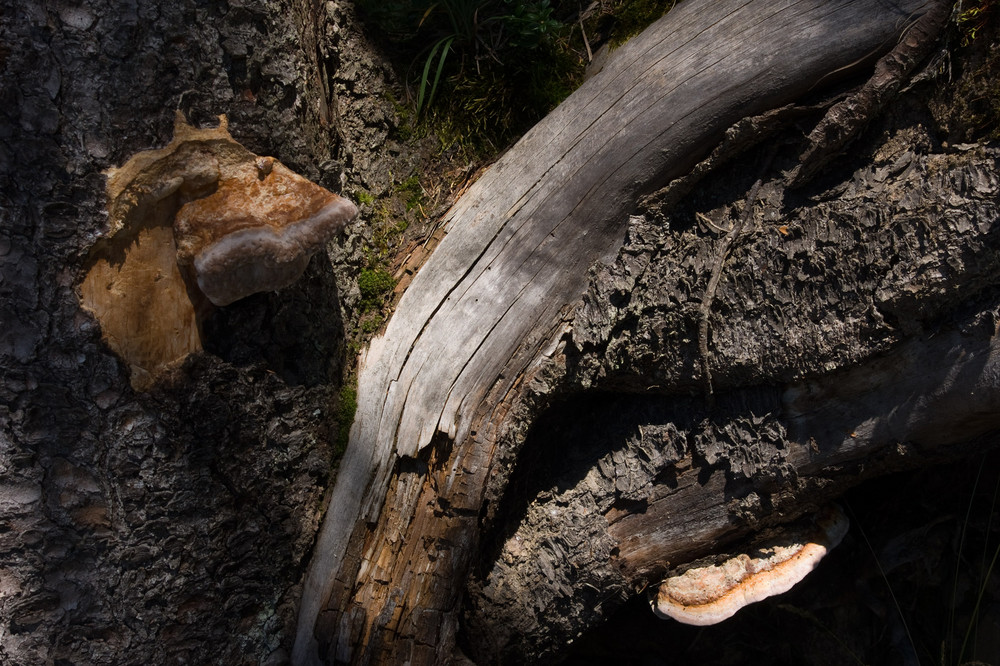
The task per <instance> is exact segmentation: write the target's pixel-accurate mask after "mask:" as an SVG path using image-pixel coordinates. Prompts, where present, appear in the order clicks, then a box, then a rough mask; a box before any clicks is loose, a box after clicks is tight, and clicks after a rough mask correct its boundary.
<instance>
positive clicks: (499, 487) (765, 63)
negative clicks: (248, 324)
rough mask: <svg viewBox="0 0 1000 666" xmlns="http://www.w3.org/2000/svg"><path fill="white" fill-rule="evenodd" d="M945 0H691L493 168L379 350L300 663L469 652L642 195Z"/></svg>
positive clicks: (304, 608)
mask: <svg viewBox="0 0 1000 666" xmlns="http://www.w3.org/2000/svg"><path fill="white" fill-rule="evenodd" d="M932 8H934V9H936V10H937V12H938V14H940V15H943V13H944V10H943V9H942V5H940V4H932V3H924V2H916V1H914V2H898V3H891V4H871V3H860V2H847V1H843V2H822V3H821V2H805V3H803V2H798V3H791V2H780V1H775V0H767V1H765V0H757V1H752V2H729V3H724V4H719V3H713V4H711V5H706V4H705V3H698V2H695V1H694V0H690V1H689V2H686V3H682V4H681V5H680V6H679V7H678V8H676V9H675V10H673V11H672V12H671V13H670V14H669V15H668V16H667V17H666V18H665V19H663V20H661V21H660V22H658V23H657V24H655V25H654V26H653V27H651V28H650V29H649V30H647V31H646V32H645V33H643V35H641V36H640V37H638V38H636V39H635V40H633V41H632V42H630V43H629V44H628V45H627V46H626V47H623V49H622V50H621V51H620V52H619V53H618V54H616V57H615V58H614V59H613V60H612V62H611V63H610V64H609V65H608V67H606V68H605V70H604V71H602V72H601V73H600V74H599V75H598V76H597V77H595V78H594V79H592V80H591V81H589V82H588V83H587V84H586V85H585V86H584V87H582V88H581V89H580V90H579V91H578V92H577V93H575V94H574V95H573V96H571V97H570V98H569V99H568V100H567V101H566V102H565V103H564V104H563V105H561V106H560V107H559V108H558V109H557V110H556V111H555V112H553V113H552V114H551V115H550V116H549V117H548V118H546V119H545V120H544V121H543V122H542V123H540V124H539V125H538V126H537V127H536V128H534V129H533V130H532V131H531V132H529V134H528V135H527V136H525V137H524V139H522V141H521V142H519V143H518V145H517V146H515V147H514V148H513V149H511V151H509V152H508V153H507V154H506V155H505V156H504V157H503V158H502V159H501V160H500V161H499V162H498V163H497V164H495V165H494V166H493V167H492V168H491V169H490V170H489V171H488V172H487V173H486V174H485V175H484V176H483V177H482V178H481V179H480V181H479V182H477V183H476V185H475V186H474V187H473V188H472V189H471V190H470V191H469V193H468V194H466V195H465V196H464V197H463V198H462V199H461V200H460V201H459V202H458V203H457V204H456V205H455V207H454V208H453V209H452V210H451V211H450V212H449V213H448V216H447V220H446V223H447V230H448V235H447V236H446V238H445V240H444V241H443V242H442V243H441V245H440V246H439V247H438V248H437V250H436V251H435V254H434V255H433V257H432V259H431V260H430V261H429V262H428V263H427V265H425V266H424V267H423V269H422V270H421V272H420V273H419V274H418V276H417V277H416V279H415V280H414V281H413V283H412V284H411V286H410V287H409V289H408V291H407V292H406V293H405V295H404V297H403V299H402V300H401V301H400V303H399V305H398V307H397V310H396V312H395V314H394V316H393V318H392V319H391V321H390V323H389V325H388V327H387V329H386V331H385V333H384V335H382V336H381V337H379V338H377V339H376V340H374V341H373V343H372V345H371V347H370V348H369V349H368V350H367V352H366V353H365V355H364V357H363V359H362V363H361V375H360V381H359V410H358V414H357V417H356V421H355V424H354V427H353V429H352V432H351V439H350V444H349V447H348V450H347V453H346V455H345V458H344V460H343V462H342V464H341V467H340V470H339V473H338V478H337V482H336V486H335V489H334V492H333V495H332V498H331V500H330V507H331V508H330V509H329V510H328V512H327V518H326V522H325V524H324V527H323V529H322V531H321V535H320V537H319V540H318V543H317V546H316V549H315V552H314V555H313V559H312V562H311V565H310V570H309V573H308V576H307V580H306V585H305V592H304V596H303V601H302V604H301V607H300V617H299V625H298V631H297V639H296V648H295V654H294V660H295V661H297V662H298V663H314V662H316V661H317V660H319V659H322V660H326V661H329V662H338V663H339V662H353V663H373V662H378V663H395V662H399V661H402V660H406V659H409V660H411V661H412V662H413V663H436V662H442V661H446V660H448V659H450V658H451V657H452V652H453V650H454V647H455V640H456V639H455V637H456V634H457V631H458V622H459V610H460V603H461V598H462V595H463V591H464V581H465V579H466V574H467V572H468V571H469V567H470V564H471V562H472V560H473V558H474V557H476V554H477V549H478V548H479V545H480V532H481V530H482V528H483V525H484V523H489V522H490V520H491V519H492V518H494V517H495V515H494V514H495V513H496V511H497V506H498V502H499V501H500V499H501V497H502V495H503V492H504V486H505V483H506V480H507V477H508V475H509V472H510V468H512V467H513V464H514V460H515V459H516V458H517V455H518V446H519V443H520V442H522V441H523V439H524V433H523V432H520V431H519V428H521V429H523V424H524V423H527V422H530V419H526V418H524V415H525V413H537V412H538V411H539V410H540V409H541V408H542V407H543V406H544V404H543V403H544V402H545V401H544V400H541V401H538V400H536V401H535V402H534V403H532V400H534V398H533V397H532V391H533V388H532V382H536V383H537V382H544V381H545V377H546V373H547V372H548V369H547V368H548V367H549V365H551V361H552V359H562V361H560V362H561V363H562V364H563V365H564V366H565V365H566V361H565V357H566V355H567V354H572V352H573V350H574V349H575V348H581V347H585V346H586V345H587V343H588V340H587V339H586V336H583V337H582V338H581V337H580V336H575V337H574V334H573V333H571V332H570V331H571V328H572V327H571V325H570V319H571V318H570V317H569V313H570V310H571V308H572V306H573V304H574V303H576V302H577V301H578V299H579V298H580V297H581V295H582V294H583V293H584V291H585V289H586V287H587V280H588V278H587V275H588V273H587V271H588V269H589V268H590V267H591V265H592V264H594V262H596V261H599V260H601V259H602V258H603V259H605V260H609V259H610V258H611V257H613V256H614V253H616V252H617V250H618V248H619V246H620V245H621V242H622V238H623V235H624V233H625V228H626V222H627V213H628V212H629V211H630V210H632V209H633V208H634V206H635V204H636V201H637V199H638V198H640V197H642V196H643V195H646V194H649V193H651V192H653V191H655V190H657V189H658V188H660V187H662V186H663V185H665V184H666V183H667V182H668V181H670V180H671V179H673V178H677V177H680V176H683V175H684V174H685V173H687V172H688V171H689V170H690V169H691V168H692V167H693V166H694V165H695V164H696V163H697V162H698V160H699V159H700V158H701V157H702V156H704V155H705V154H706V153H707V152H708V151H709V150H710V149H711V148H712V147H713V146H715V145H716V144H717V143H718V141H719V140H720V139H721V138H722V136H723V133H724V132H725V130H726V129H727V128H728V127H730V126H731V125H733V124H734V123H736V122H737V121H739V120H741V119H743V118H746V117H748V116H752V115H754V114H759V113H763V112H765V111H767V110H769V109H772V108H774V107H777V106H780V105H782V104H786V103H789V102H791V101H794V100H796V99H798V98H800V97H801V96H802V95H804V94H806V93H808V92H810V91H811V90H813V89H814V88H816V87H817V86H819V85H820V84H821V83H827V82H829V81H830V80H831V79H833V78H836V77H839V76H843V75H844V74H846V73H848V72H850V71H853V70H855V69H856V68H857V67H860V66H862V65H864V64H866V63H870V62H871V61H873V60H874V59H875V58H877V57H878V56H879V55H881V54H882V53H883V52H885V51H886V50H888V49H889V48H891V47H892V46H893V45H895V43H896V41H897V40H898V39H899V36H900V35H901V34H902V33H903V31H904V30H905V29H906V28H908V27H910V26H911V25H912V24H913V22H914V21H915V20H916V19H918V18H919V17H920V16H922V15H923V14H924V13H925V12H926V11H927V10H928V9H932ZM754 204H755V201H754V200H753V198H751V200H750V201H748V202H747V204H746V207H747V208H748V209H749V208H752V207H753V206H754ZM724 259H725V258H724V257H723V258H722V259H719V260H718V261H724ZM713 260H715V258H714V257H711V256H709V257H699V258H698V262H699V263H700V265H701V266H702V267H705V266H710V265H711V264H712V263H713ZM590 342H592V341H590ZM717 344H718V346H719V347H722V346H723V345H722V344H721V343H718V341H717ZM716 354H717V355H718V350H717V352H716ZM852 360H857V359H852ZM714 362H716V363H718V362H719V360H718V359H715V361H714ZM570 365H572V363H570ZM737 365H738V364H730V374H731V375H732V374H736V373H735V372H734V371H733V368H735V367H736V366H737ZM766 370H767V369H764V370H762V371H761V372H760V374H759V375H758V376H757V377H755V378H754V379H755V380H756V381H762V380H763V378H765V377H767V376H768V373H767V372H766ZM783 370H784V372H785V374H788V368H784V369H783ZM780 374H781V373H780V372H773V371H772V372H771V374H770V376H771V377H772V379H774V378H775V377H776V376H779V375H780ZM703 375H704V373H701V375H699V373H698V371H697V370H696V369H693V368H689V372H688V375H687V376H686V377H684V378H681V379H680V380H679V381H676V382H674V383H673V384H670V385H668V386H666V387H664V388H662V389H661V391H662V392H663V393H666V394H671V393H674V394H677V393H682V394H683V393H689V392H690V391H691V390H692V388H699V383H700V382H702V381H703V380H704V379H705V377H704V376H703ZM718 384H719V385H721V386H725V385H727V384H728V385H733V377H732V376H730V377H726V375H725V374H724V373H723V374H722V375H720V377H719V379H718ZM535 393H536V394H537V393H538V392H537V391H535ZM515 414H516V416H517V417H516V418H515V417H514V416H513V415H515ZM882 443H884V442H882V441H881V440H879V445H881V444H882ZM710 457H711V456H709V458H710ZM710 462H714V461H710ZM704 490H705V492H707V493H709V494H712V493H717V492H718V491H719V488H709V487H706V488H704ZM602 519H603V517H602ZM727 520H728V519H727V517H726V516H725V515H722V514H719V515H715V516H713V517H712V518H711V520H708V521H707V522H706V525H709V526H710V527H709V528H708V529H709V532H710V534H711V536H710V538H709V539H708V540H718V539H720V538H722V535H723V534H727V535H728V536H729V537H730V538H732V537H734V536H738V535H736V534H735V533H734V532H732V531H731V530H730V531H729V532H728V533H727V531H726V530H725V529H724V527H723V526H724V525H725V524H726V523H727ZM671 548H673V549H674V551H676V553H694V552H696V551H697V550H698V548H696V547H690V546H682V547H677V546H673V545H672V546H671ZM685 549H687V550H685ZM674 551H669V549H668V552H674ZM610 554H611V553H610V551H609V555H610ZM615 556H616V557H619V558H620V550H619V552H618V553H616V554H615ZM616 564H617V563H616ZM627 568H628V565H626V569H627ZM640 570H641V571H642V572H643V575H647V574H648V573H649V572H648V571H647V570H645V569H643V567H641V566H640V567H634V568H633V572H632V573H633V574H635V572H637V571H640ZM317 638H318V640H317ZM536 656H537V655H536ZM480 658H483V657H482V655H480Z"/></svg>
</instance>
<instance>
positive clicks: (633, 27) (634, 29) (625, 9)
mask: <svg viewBox="0 0 1000 666" xmlns="http://www.w3.org/2000/svg"><path fill="white" fill-rule="evenodd" d="M675 4H677V0H630V1H628V2H624V3H621V5H620V6H619V8H618V9H616V10H615V11H614V15H613V16H614V24H613V27H612V29H611V37H610V39H609V40H608V43H609V44H610V45H611V48H617V47H619V46H621V45H622V44H624V43H625V42H627V41H628V40H630V39H632V38H633V37H635V36H636V35H638V34H639V33H640V32H642V31H643V30H645V29H646V28H647V27H649V25H650V24H651V23H653V22H654V21H656V20H657V19H658V18H660V17H661V16H663V15H664V14H666V13H667V12H668V11H670V10H671V9H673V7H674V5H675Z"/></svg>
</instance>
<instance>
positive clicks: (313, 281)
mask: <svg viewBox="0 0 1000 666" xmlns="http://www.w3.org/2000/svg"><path fill="white" fill-rule="evenodd" d="M352 16H353V9H352V8H351V7H350V6H348V7H347V8H346V9H345V8H344V7H341V6H340V5H338V4H337V3H333V2H329V3H314V2H309V1H301V2H300V1H298V0H289V1H285V0H279V1H277V2H272V1H268V2H257V1H251V2H236V1H234V2H200V1H198V2H195V1H192V2H183V1H182V2H166V3H163V2H147V1H145V0H138V1H136V2H125V3H122V2H102V1H100V0H95V1H93V2H86V3H83V4H82V5H81V4H66V3H57V2H47V1H42V0H29V1H28V2H19V1H18V2H15V1H13V0H11V1H6V0H5V2H3V3H2V8H0V35H2V37H0V44H2V46H0V95H2V97H3V105H2V107H3V109H2V111H0V525H2V528H0V618H2V621H0V662H2V663H5V664H51V663H61V664H69V663H74V664H126V663H128V664H154V663H162V664H168V663H171V664H172V663H200V664H209V663H217V664H235V663H281V662H283V661H286V660H287V658H288V653H289V652H290V649H291V643H290V637H291V627H292V624H293V622H294V613H295V607H296V604H297V601H298V596H299V592H298V588H297V585H298V581H299V579H300V577H301V575H302V572H303V570H304V565H305V562H306V558H307V555H308V552H309V548H310V544H311V542H312V539H313V537H314V531H315V529H316V526H317V521H318V519H319V517H320V515H321V511H322V504H321V501H322V497H323V489H324V487H325V485H326V483H327V482H328V478H329V476H330V474H331V463H332V462H333V460H334V442H336V439H337V429H338V424H337V422H336V414H337V396H338V388H339V385H340V382H341V374H342V366H343V364H344V349H345V344H344V327H345V324H344V321H345V320H346V321H348V322H350V321H351V318H352V317H354V316H356V305H357V302H358V292H357V286H356V284H355V283H354V280H353V277H352V276H353V274H354V273H355V272H356V268H355V267H356V265H357V263H358V261H359V254H360V252H359V248H360V245H361V243H362V241H363V238H364V235H365V234H370V231H368V230H366V229H365V226H364V225H365V222H364V221H361V222H359V224H358V226H357V227H356V228H355V229H353V230H352V231H351V234H350V235H349V237H348V239H347V240H346V241H345V242H344V243H343V245H342V249H337V250H336V253H337V257H338V259H337V271H336V274H335V272H334V271H333V270H331V262H330V260H329V259H327V258H326V257H323V256H320V257H316V258H314V260H313V262H312V264H311V266H310V268H309V269H308V270H307V274H306V277H305V278H303V280H302V281H300V282H299V283H298V284H297V285H295V286H293V287H291V288H289V289H286V290H284V291H283V292H281V293H280V294H261V295H257V296H254V297H251V298H249V299H246V300H244V301H240V302H239V303H236V304H234V305H233V306H231V307H229V308H225V309H223V310H220V311H218V312H217V313H216V315H215V316H214V318H213V319H212V320H211V321H210V322H208V323H207V325H206V330H205V341H206V348H207V353H204V354H201V355H199V356H196V357H193V358H190V359H189V361H188V362H187V363H186V364H185V365H184V366H183V367H182V368H179V369H178V370H177V371H176V373H175V377H174V378H173V379H172V380H171V381H168V382H166V383H165V384H163V385H161V386H160V387H158V388H157V389H155V390H152V391H150V392H148V393H136V392H135V391H133V390H132V388H131V387H130V386H129V383H128V376H127V372H126V371H125V369H124V368H123V367H122V364H121V362H120V361H119V360H118V359H117V358H116V357H115V356H114V355H113V354H112V353H111V351H110V350H109V349H108V348H107V347H106V346H105V345H104V344H103V343H102V341H101V335H100V330H99V328H98V326H97V324H96V322H95V321H94V319H93V318H91V317H90V316H89V315H87V314H85V313H84V312H82V311H81V308H80V302H79V299H78V296H77V293H76V288H77V286H78V285H79V283H80V281H81V280H82V279H83V269H84V266H85V262H86V258H87V255H88V252H89V250H90V248H91V247H92V246H93V244H94V243H95V241H96V240H97V239H98V238H99V236H100V235H101V234H102V233H103V232H104V231H105V225H106V213H105V205H106V201H105V184H104V180H105V179H104V177H103V176H102V174H101V171H102V170H104V169H106V168H108V167H111V166H119V165H121V164H122V163H123V162H124V161H125V160H126V159H127V158H128V157H129V156H131V155H132V154H133V153H135V152H137V151H139V150H143V149H149V148H159V147H162V146H163V145H165V144H166V143H167V142H168V141H169V139H170V133H171V126H172V123H173V115H174V110H175V109H180V110H182V111H184V112H185V113H186V114H187V115H188V117H189V118H190V119H191V120H192V121H193V122H196V123H211V124H214V123H215V122H217V121H216V120H215V117H216V116H217V115H218V114H220V113H225V114H227V115H228V116H229V120H230V129H231V130H232V132H233V134H234V135H235V136H237V138H238V139H239V140H240V141H242V142H243V143H244V144H245V145H247V146H248V147H250V148H251V149H252V150H254V151H255V152H257V153H259V154H263V155H274V156H276V157H277V158H278V159H280V160H281V161H283V162H285V163H287V164H288V165H290V166H293V168H295V169H296V170H297V171H298V172H300V173H303V174H305V175H307V176H308V177H310V178H311V179H313V180H315V181H317V182H319V183H321V184H323V185H325V186H326V187H328V188H330V189H332V190H334V191H339V190H340V189H341V186H342V185H343V184H344V182H345V181H346V182H347V183H349V184H350V185H351V186H354V187H364V188H366V189H369V190H371V191H373V192H379V191H382V190H384V189H386V188H387V187H388V186H389V185H390V176H389V173H390V171H391V170H392V169H391V168H390V166H389V165H390V164H391V165H392V166H393V167H395V168H396V169H397V172H398V171H399V170H400V165H399V161H398V158H399V154H398V150H397V149H396V148H394V144H393V143H392V142H391V141H387V139H386V137H387V135H388V134H389V133H390V132H391V131H392V129H393V123H392V121H391V113H392V112H391V106H389V105H388V102H387V101H386V100H385V99H384V98H383V97H382V91H383V90H384V87H385V75H386V71H385V70H383V69H382V65H380V64H378V60H377V59H376V56H374V55H373V51H372V50H371V48H370V47H369V46H367V44H366V43H365V42H364V40H363V38H361V37H359V31H358V29H357V27H356V26H354V24H353V23H352V21H353V18H352ZM386 107H389V108H388V109H387V108H386ZM342 305H343V309H342ZM348 325H350V324H349V323H348Z"/></svg>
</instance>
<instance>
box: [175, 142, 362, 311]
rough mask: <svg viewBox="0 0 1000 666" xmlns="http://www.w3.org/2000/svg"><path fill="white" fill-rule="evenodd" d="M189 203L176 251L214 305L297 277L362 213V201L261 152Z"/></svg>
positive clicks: (180, 217)
mask: <svg viewBox="0 0 1000 666" xmlns="http://www.w3.org/2000/svg"><path fill="white" fill-rule="evenodd" d="M241 167H242V168H240V169H238V170H235V171H236V172H235V173H232V174H230V175H229V177H227V178H224V179H221V180H220V181H219V185H218V188H217V189H216V191H215V192H213V193H212V194H210V195H209V196H206V197H202V198H200V199H195V200H194V201H190V202H188V203H186V204H184V205H183V206H182V207H181V209H180V211H178V213H177V217H176V218H175V220H174V234H175V236H176V239H177V257H178V261H179V262H180V263H181V264H182V265H189V266H191V267H192V268H193V271H194V277H195V279H196V280H197V283H198V288H199V289H201V291H202V292H203V293H204V294H205V296H206V297H207V298H208V300H210V301H211V302H212V303H213V304H214V305H219V306H221V305H229V304H230V303H232V302H233V301H236V300H239V299H241V298H244V297H245V296H249V295H250V294H253V293H256V292H258V291H273V290H277V289H281V288H283V287H286V286H288V285H290V284H291V283H292V282H295V280H297V279H298V278H299V277H300V276H301V275H302V273H303V271H305V269H306V266H307V265H308V263H309V259H310V257H312V255H313V254H315V253H316V252H317V251H318V250H320V249H321V248H322V247H323V246H324V245H325V244H326V243H327V241H329V240H331V239H332V238H333V237H334V236H336V235H337V234H338V233H340V231H341V230H342V229H343V228H344V226H345V225H346V224H347V223H348V222H350V221H351V220H352V219H354V218H355V216H357V214H358V209H357V207H356V206H355V205H354V204H353V203H351V202H350V201H348V200H347V199H344V198H343V197H340V196H338V195H336V194H334V193H332V192H329V191H327V190H326V189H324V188H322V187H320V186H319V185H316V184H315V183H312V182H310V181H309V180H306V179H305V178H303V177H301V176H299V175H298V174H295V173H293V172H292V171H290V170H289V169H288V168H287V167H285V166H284V165H282V164H281V163H279V162H277V161H275V160H273V159H270V158H260V159H258V160H256V161H254V162H251V163H245V164H243V165H241Z"/></svg>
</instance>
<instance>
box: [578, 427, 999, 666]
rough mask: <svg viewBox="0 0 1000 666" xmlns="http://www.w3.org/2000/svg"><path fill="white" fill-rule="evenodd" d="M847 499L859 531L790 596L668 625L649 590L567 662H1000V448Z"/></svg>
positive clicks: (891, 479) (874, 485)
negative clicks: (711, 619)
mask: <svg viewBox="0 0 1000 666" xmlns="http://www.w3.org/2000/svg"><path fill="white" fill-rule="evenodd" d="M993 443H996V441H994V442H993ZM842 505H843V506H844V507H845V508H846V509H847V512H848V514H849V515H850V517H851V521H852V525H851V528H850V531H849V532H848V535H847V536H846V537H845V539H844V541H843V543H842V544H841V545H840V546H839V547H837V548H836V549H835V550H833V551H832V552H831V553H830V555H829V556H828V557H827V558H826V559H825V560H824V561H823V562H822V563H821V564H820V566H819V567H818V568H817V569H816V571H814V572H813V573H812V574H810V575H809V577H807V578H806V579H805V580H804V581H803V582H802V583H800V584H799V585H797V586H796V587H795V588H793V589H792V590H791V591H790V592H788V593H786V594H784V595H781V596H778V597H773V598H771V599H768V600H766V601H764V602H761V603H759V604H756V605H753V606H749V607H747V608H745V609H743V610H741V611H740V612H739V613H738V614H737V615H736V616H735V617H733V618H732V619H730V620H727V621H726V622H723V623H721V624H718V625H715V626H709V627H693V626H687V625H683V624H680V623H677V622H673V621H664V620H659V619H657V618H656V617H654V616H653V614H652V611H651V610H650V608H649V604H648V602H647V600H646V598H645V596H644V595H640V596H638V597H635V598H633V599H631V600H630V601H628V602H627V603H626V604H625V605H624V606H623V607H622V608H621V609H620V610H619V611H618V612H617V613H616V614H615V615H614V616H612V618H611V619H610V620H609V621H608V622H607V623H606V624H605V625H604V626H602V627H599V628H597V629H595V630H593V631H591V632H589V633H587V634H585V635H584V636H582V637H581V638H580V639H579V640H577V641H576V643H575V644H574V645H573V646H572V647H571V648H570V649H569V651H568V652H567V656H566V660H565V663H568V664H578V665H581V666H589V665H594V666H596V665H598V664H601V665H603V664H611V663H614V664H622V665H633V664H634V665H636V666H639V665H641V666H657V665H661V664H662V665H666V664H680V663H683V664H706V665H707V664H751V663H752V664H789V665H791V664H796V665H798V664H830V665H831V666H832V665H834V664H850V663H865V664H889V665H897V664H899V665H909V664H918V663H919V664H939V663H946V664H960V663H971V662H979V663H986V664H996V663H1000V570H998V569H997V566H996V565H997V564H998V562H997V556H998V553H1000V451H998V450H996V449H994V450H992V451H990V452H988V453H983V454H980V455H975V456H972V457H970V458H969V459H966V460H963V461H961V462H958V463H954V464H950V465H942V466H937V467H931V468H926V469H923V470H919V471H915V472H906V473H899V474H894V475H891V476H888V477H884V478H880V479H876V480H873V481H870V482H867V483H864V484H862V485H860V486H859V487H857V488H855V489H854V490H852V491H850V492H849V493H847V494H846V495H845V496H844V498H843V501H842Z"/></svg>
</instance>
